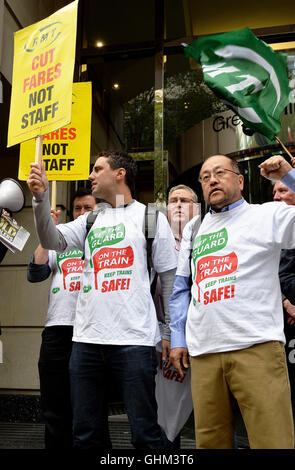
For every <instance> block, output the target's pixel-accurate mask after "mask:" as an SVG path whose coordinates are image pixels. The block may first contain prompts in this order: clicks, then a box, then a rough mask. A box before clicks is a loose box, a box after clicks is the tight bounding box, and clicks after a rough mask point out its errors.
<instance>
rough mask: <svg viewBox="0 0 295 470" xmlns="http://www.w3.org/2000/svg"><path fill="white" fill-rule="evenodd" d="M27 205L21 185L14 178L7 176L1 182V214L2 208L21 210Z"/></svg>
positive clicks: (14, 210) (11, 210) (9, 210)
mask: <svg viewBox="0 0 295 470" xmlns="http://www.w3.org/2000/svg"><path fill="white" fill-rule="evenodd" d="M24 205H25V195H24V192H23V189H22V187H21V185H20V184H19V183H18V182H17V181H15V180H14V179H12V178H5V179H4V180H2V181H1V183H0V209H1V211H0V215H1V212H2V209H6V210H7V212H10V213H12V212H19V211H21V210H22V208H23V207H24Z"/></svg>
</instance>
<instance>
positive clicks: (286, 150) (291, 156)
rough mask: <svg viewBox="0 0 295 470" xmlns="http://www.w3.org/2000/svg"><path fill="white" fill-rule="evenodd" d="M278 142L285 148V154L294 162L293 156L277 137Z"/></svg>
mask: <svg viewBox="0 0 295 470" xmlns="http://www.w3.org/2000/svg"><path fill="white" fill-rule="evenodd" d="M276 141H277V142H278V143H279V144H280V145H281V146H282V147H283V149H284V150H285V152H286V153H287V154H288V155H289V157H290V158H291V160H293V158H295V157H293V155H292V154H291V153H290V152H289V150H288V149H287V148H286V147H285V145H284V144H283V142H282V141H281V140H280V139H279V138H278V137H276Z"/></svg>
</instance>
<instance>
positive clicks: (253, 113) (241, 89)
mask: <svg viewBox="0 0 295 470" xmlns="http://www.w3.org/2000/svg"><path fill="white" fill-rule="evenodd" d="M184 55H185V56H186V57H193V58H194V59H195V60H196V61H197V62H198V63H200V64H201V65H202V69H203V74H204V80H205V82H206V83H207V85H208V86H209V88H211V89H212V91H213V92H214V93H215V94H216V95H217V96H218V97H219V98H221V99H222V100H223V101H224V102H225V103H226V104H227V105H228V107H229V108H231V109H233V110H234V111H235V112H236V113H237V114H238V115H239V116H240V118H241V120H242V121H243V123H244V124H245V126H246V127H249V128H251V129H253V130H255V131H257V132H260V133H261V134H263V135H265V136H266V137H268V138H269V139H271V140H273V139H274V138H275V136H276V135H277V134H278V133H279V132H280V129H281V123H280V115H281V112H282V111H283V109H284V108H285V107H286V106H287V104H288V103H289V94H290V88H289V79H288V68H287V60H286V56H285V54H282V53H276V52H274V50H273V49H272V48H271V47H270V46H268V45H267V44H266V43H265V42H263V41H261V40H260V39H258V38H257V37H256V36H254V34H253V33H252V32H251V31H250V29H249V28H245V29H241V30H238V31H232V32H229V33H224V34H215V35H212V36H207V37H204V38H201V39H198V40H197V41H195V42H193V44H191V45H189V46H186V47H185V49H184Z"/></svg>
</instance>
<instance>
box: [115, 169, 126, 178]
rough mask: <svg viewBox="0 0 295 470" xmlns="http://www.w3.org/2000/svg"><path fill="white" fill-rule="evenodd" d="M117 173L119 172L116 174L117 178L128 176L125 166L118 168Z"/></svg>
mask: <svg viewBox="0 0 295 470" xmlns="http://www.w3.org/2000/svg"><path fill="white" fill-rule="evenodd" d="M116 173H117V174H116V178H117V179H118V180H123V179H124V178H125V176H126V170H125V168H118V169H117V172H116Z"/></svg>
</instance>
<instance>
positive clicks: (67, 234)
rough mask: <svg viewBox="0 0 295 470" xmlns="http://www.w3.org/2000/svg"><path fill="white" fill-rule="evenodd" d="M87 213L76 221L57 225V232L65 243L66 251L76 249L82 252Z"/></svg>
mask: <svg viewBox="0 0 295 470" xmlns="http://www.w3.org/2000/svg"><path fill="white" fill-rule="evenodd" d="M87 216H88V213H86V214H83V215H80V216H79V217H78V218H77V219H76V220H73V221H72V222H68V223H67V224H59V225H57V226H56V228H57V230H58V231H59V232H60V233H61V234H62V235H63V237H64V239H65V240H66V243H67V251H68V250H72V249H77V250H80V251H84V246H85V238H86V222H87Z"/></svg>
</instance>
